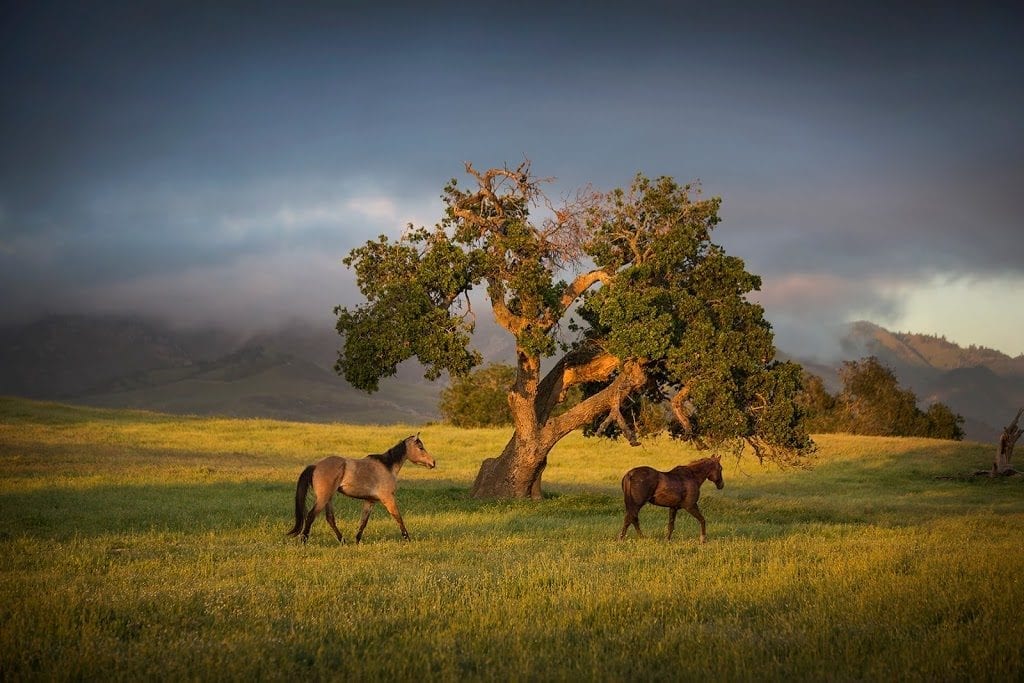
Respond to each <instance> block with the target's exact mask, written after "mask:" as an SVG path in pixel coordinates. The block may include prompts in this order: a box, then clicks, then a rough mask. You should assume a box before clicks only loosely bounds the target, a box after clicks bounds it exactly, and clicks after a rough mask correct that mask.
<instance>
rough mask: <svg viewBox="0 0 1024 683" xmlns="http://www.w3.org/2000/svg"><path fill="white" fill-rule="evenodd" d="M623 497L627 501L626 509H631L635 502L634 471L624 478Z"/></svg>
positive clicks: (627, 473)
mask: <svg viewBox="0 0 1024 683" xmlns="http://www.w3.org/2000/svg"><path fill="white" fill-rule="evenodd" d="M622 497H623V498H625V499H626V509H629V507H630V503H631V502H633V470H630V471H629V472H626V473H625V474H624V475H623V476H622Z"/></svg>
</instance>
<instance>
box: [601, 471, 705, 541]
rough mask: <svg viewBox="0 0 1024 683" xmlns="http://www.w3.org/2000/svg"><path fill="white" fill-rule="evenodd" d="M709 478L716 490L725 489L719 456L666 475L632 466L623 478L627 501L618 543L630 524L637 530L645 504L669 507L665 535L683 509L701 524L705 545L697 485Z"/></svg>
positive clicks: (640, 535)
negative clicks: (641, 509)
mask: <svg viewBox="0 0 1024 683" xmlns="http://www.w3.org/2000/svg"><path fill="white" fill-rule="evenodd" d="M707 479H710V480H711V481H713V482H714V483H715V486H717V487H718V488H719V489H721V488H722V487H724V486H725V481H724V480H723V479H722V456H720V455H718V456H715V457H713V458H703V459H701V460H694V461H693V462H691V463H690V464H689V465H678V466H676V467H673V468H672V469H671V470H669V471H668V472H659V471H658V470H656V469H654V468H653V467H646V466H644V467H634V468H633V469H631V470H630V471H628V472H626V474H625V476H623V477H622V493H623V496H624V497H625V499H626V519H625V521H623V523H622V531H621V532H620V533H619V540H620V541H621V540H622V539H624V538H625V537H626V531H627V530H628V529H629V525H630V524H632V525H633V526H635V527H636V535H637V536H639V537H640V538H643V533H642V532H641V531H640V518H639V514H640V508H642V507H643V506H644V505H646V504H647V503H651V504H652V505H659V506H661V507H666V508H668V536H667V537H666V540H668V539H670V538H672V530H673V529H674V528H675V526H676V513H677V512H678V511H679V508H683V509H684V510H686V511H687V512H689V513H690V514H691V515H693V516H694V517H695V518H696V519H697V521H698V522H700V542H701V543H705V542H707V538H708V537H707V527H706V525H705V523H704V515H702V514H701V513H700V508H699V507H697V500H698V499H699V498H700V485H701V484H703V483H704V481H705V480H707Z"/></svg>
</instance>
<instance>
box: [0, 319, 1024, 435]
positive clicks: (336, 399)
mask: <svg viewBox="0 0 1024 683" xmlns="http://www.w3.org/2000/svg"><path fill="white" fill-rule="evenodd" d="M476 342H477V346H478V348H480V349H481V350H482V351H483V352H484V356H485V359H486V360H488V361H495V360H497V361H505V362H508V359H510V358H511V354H510V351H509V341H508V338H507V336H506V335H504V333H503V332H501V331H500V330H498V329H497V328H496V327H495V326H494V325H493V323H492V324H487V321H483V322H482V324H481V326H480V329H479V330H478V334H477V340H476ZM338 343H339V339H338V337H337V335H336V333H335V332H334V330H333V328H331V327H330V325H329V324H325V325H324V326H322V327H314V326H312V325H310V324H308V323H293V324H290V325H287V326H283V327H280V328H277V329H274V330H270V331H266V332H262V333H259V334H248V335H243V334H240V333H237V332H231V331H228V330H224V329H218V328H213V327H208V328H202V329H179V328H175V327H173V326H170V325H168V324H166V323H162V322H159V321H155V320H152V319H145V318H141V317H135V316H83V315H62V316H48V317H46V318H43V319H41V320H38V321H35V322H33V323H31V324H27V325H19V326H7V327H0V393H2V394H11V395H17V396H24V397H28V398H40V399H55V400H62V401H66V402H73V403H80V404H85V405H95V406H103V407H111V408H141V409H148V410H157V411H163V412H170V413H179V414H180V413H185V414H198V415H225V416H234V417H270V418H280V419H287V420H299V421H306V422H348V423H352V424H388V423H396V422H405V423H422V422H429V421H434V420H437V419H439V417H440V415H439V411H438V407H437V406H438V397H439V394H440V391H441V389H442V388H443V386H444V383H443V382H436V383H432V382H428V381H426V380H425V379H423V377H422V372H421V371H420V369H419V366H417V365H416V364H415V363H406V364H404V365H403V366H401V367H400V368H399V372H398V374H397V375H396V376H395V377H393V378H389V379H387V380H384V381H383V382H381V389H380V391H379V392H377V393H375V394H366V393H364V392H361V391H358V390H356V389H354V388H352V387H351V386H349V385H348V384H347V383H346V382H344V380H342V379H341V378H340V377H338V375H337V374H336V373H335V372H334V369H333V365H334V361H335V355H336V353H337V346H338ZM841 349H842V352H841V353H842V356H841V357H842V358H847V359H857V358H862V357H864V356H868V355H874V356H877V357H878V358H879V359H880V360H881V361H882V362H883V363H885V364H886V365H887V366H889V367H890V368H892V369H893V371H894V372H895V374H896V376H897V377H898V378H899V380H900V383H901V384H902V385H903V386H905V387H909V388H911V389H912V390H913V391H914V392H915V393H916V394H917V396H918V398H919V399H920V401H921V403H922V404H923V406H926V405H927V404H929V403H933V402H936V401H941V402H943V403H945V404H947V405H948V406H950V407H951V408H952V409H953V410H954V411H956V412H958V413H960V414H961V415H963V416H964V417H965V430H966V432H967V436H968V438H970V439H974V440H983V441H991V440H994V439H996V438H998V434H999V432H1000V430H1001V428H1002V425H1003V424H1004V423H1005V421H1007V420H1009V419H1010V417H1012V414H1013V412H1014V411H1015V410H1016V408H1017V407H1020V406H1022V405H1024V356H1019V357H1017V358H1011V357H1009V356H1007V355H1005V354H1002V353H1000V352H998V351H994V350H992V349H986V348H980V347H969V348H966V349H964V348H962V347H960V346H957V345H956V344H953V343H951V342H949V341H947V340H945V339H943V338H941V337H935V336H928V335H919V334H909V333H898V332H890V331H889V330H886V329H885V328H882V327H879V326H878V325H874V324H872V323H869V322H858V323H854V324H852V325H851V326H850V327H849V329H848V331H847V334H846V335H845V337H844V338H843V339H842V340H841ZM780 355H783V354H780ZM794 360H796V361H798V362H800V363H802V364H803V365H804V366H805V367H806V368H807V369H808V370H809V371H811V372H814V373H815V374H818V375H820V376H822V377H823V378H824V379H825V382H826V385H827V386H828V387H829V389H830V390H831V391H833V392H834V391H836V390H837V389H838V388H839V381H838V375H837V371H838V368H839V366H840V365H841V362H836V363H834V364H832V363H821V362H818V361H811V360H807V359H801V358H794Z"/></svg>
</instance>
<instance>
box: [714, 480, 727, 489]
mask: <svg viewBox="0 0 1024 683" xmlns="http://www.w3.org/2000/svg"><path fill="white" fill-rule="evenodd" d="M715 486H717V487H718V488H719V489H724V488H725V482H724V481H716V482H715Z"/></svg>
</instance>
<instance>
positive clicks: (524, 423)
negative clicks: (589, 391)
mask: <svg viewBox="0 0 1024 683" xmlns="http://www.w3.org/2000/svg"><path fill="white" fill-rule="evenodd" d="M556 371H557V372H559V374H560V372H561V371H560V369H557V366H556ZM553 372H554V371H553ZM549 377H551V374H549ZM645 380H646V377H645V375H644V372H643V367H642V366H641V365H640V364H638V363H627V364H626V366H625V367H623V368H621V370H620V372H619V375H618V376H617V377H616V378H615V380H614V381H612V383H611V384H610V385H609V386H608V387H606V388H605V389H604V390H603V391H601V392H599V393H598V394H596V395H594V396H591V397H590V398H588V399H587V400H585V401H583V402H582V403H580V404H579V405H577V406H576V407H574V408H573V409H572V410H570V411H569V412H567V413H563V414H562V415H559V416H558V417H550V412H551V407H552V406H553V405H554V403H556V402H557V401H552V400H550V399H551V393H552V392H560V391H561V387H562V385H561V384H559V383H558V382H554V381H549V378H545V380H544V381H543V382H542V383H541V387H540V391H539V392H537V393H536V394H535V400H534V401H533V402H532V403H530V404H529V412H528V413H527V412H526V408H527V404H526V403H525V402H524V400H523V396H522V395H520V394H517V393H516V392H513V393H512V394H510V395H509V404H510V406H511V407H512V415H513V420H514V422H515V424H516V431H515V433H514V434H513V435H512V438H511V439H510V440H509V442H508V444H507V445H506V446H505V450H504V451H502V453H501V455H500V456H498V457H497V458H488V459H487V460H484V461H483V463H481V465H480V471H479V472H478V473H477V475H476V481H475V482H474V483H473V488H472V491H471V493H472V495H473V497H474V498H532V499H534V500H540V498H541V475H542V474H543V472H544V468H545V467H547V462H548V453H549V452H551V449H552V448H554V447H555V444H557V443H558V442H559V441H560V440H561V439H562V437H564V436H565V435H567V434H569V433H570V432H572V431H574V430H576V429H579V428H580V427H582V426H583V425H585V424H587V423H588V422H590V421H591V420H593V419H594V418H595V417H597V416H599V415H604V414H607V413H618V412H619V404H620V402H621V401H622V399H623V397H625V396H626V395H628V394H629V393H630V392H631V391H633V390H635V389H638V388H640V387H642V386H643V384H644V382H645ZM622 426H623V428H624V431H625V432H626V433H627V436H628V438H629V439H630V441H631V442H632V441H633V438H634V437H633V434H632V431H631V430H630V429H629V426H628V425H625V422H624V421H623V425H622Z"/></svg>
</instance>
